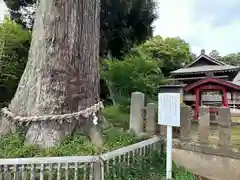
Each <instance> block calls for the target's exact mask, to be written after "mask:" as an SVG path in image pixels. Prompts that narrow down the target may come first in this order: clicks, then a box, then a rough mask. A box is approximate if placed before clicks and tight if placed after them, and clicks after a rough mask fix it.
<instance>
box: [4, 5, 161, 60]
mask: <svg viewBox="0 0 240 180" xmlns="http://www.w3.org/2000/svg"><path fill="white" fill-rule="evenodd" d="M5 3H6V4H7V6H8V8H10V9H11V10H12V11H10V14H11V18H12V19H13V20H15V22H17V23H19V24H22V25H24V26H25V27H29V25H30V28H31V26H32V24H33V21H34V18H35V3H36V0H24V1H22V0H5ZM27 7H28V8H27ZM29 9H32V10H29ZM21 12H24V14H23V13H21ZM156 18H157V13H156V3H155V0H124V1H122V0H110V1H109V0H101V12H100V22H101V23H100V29H101V39H100V55H101V56H102V57H104V56H105V55H106V54H107V53H108V52H109V51H110V52H111V54H112V55H113V57H117V58H120V57H121V56H122V55H123V54H125V53H127V52H128V51H129V49H131V47H133V45H134V44H136V43H141V42H143V41H145V40H146V39H148V38H149V37H151V36H152V32H153V28H152V23H153V21H154V20H155V19H156Z"/></svg>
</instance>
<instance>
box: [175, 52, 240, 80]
mask: <svg viewBox="0 0 240 180" xmlns="http://www.w3.org/2000/svg"><path fill="white" fill-rule="evenodd" d="M239 70H240V67H238V66H231V65H228V64H226V63H224V62H222V61H219V60H217V59H215V58H213V57H210V56H208V55H206V54H205V52H201V54H200V55H199V56H198V57H197V58H196V59H195V60H194V61H193V62H191V63H190V64H188V65H187V66H185V67H184V68H181V69H177V70H175V71H172V72H171V74H172V75H183V74H201V73H205V72H224V71H225V72H231V71H239Z"/></svg>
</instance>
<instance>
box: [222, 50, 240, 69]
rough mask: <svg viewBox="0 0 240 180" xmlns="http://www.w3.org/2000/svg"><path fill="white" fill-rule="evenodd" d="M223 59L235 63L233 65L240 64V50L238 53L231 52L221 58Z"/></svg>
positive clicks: (231, 63)
mask: <svg viewBox="0 0 240 180" xmlns="http://www.w3.org/2000/svg"><path fill="white" fill-rule="evenodd" d="M220 59H221V61H223V62H225V63H227V64H230V65H233V66H240V52H238V53H231V54H228V55H226V56H223V57H221V58H220Z"/></svg>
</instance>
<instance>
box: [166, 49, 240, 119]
mask: <svg viewBox="0 0 240 180" xmlns="http://www.w3.org/2000/svg"><path fill="white" fill-rule="evenodd" d="M171 78H172V80H173V82H174V84H175V85H177V84H178V85H182V97H183V102H184V103H185V104H187V105H190V106H192V107H193V108H194V118H195V119H198V113H199V106H209V107H210V111H211V112H212V113H215V112H216V107H220V106H226V107H230V108H231V111H239V112H240V67H237V66H231V65H228V64H225V63H223V62H221V61H218V60H216V59H214V58H212V57H210V56H207V55H206V54H205V51H204V50H202V51H201V54H200V55H199V56H198V57H197V58H196V60H195V61H193V62H192V63H190V64H188V65H187V66H186V67H184V68H181V69H178V70H175V71H172V72H171ZM238 109H239V110H238Z"/></svg>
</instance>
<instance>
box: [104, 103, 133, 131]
mask: <svg viewBox="0 0 240 180" xmlns="http://www.w3.org/2000/svg"><path fill="white" fill-rule="evenodd" d="M103 115H104V117H105V118H106V119H107V120H108V122H109V123H111V124H112V125H113V126H115V127H118V128H122V129H124V130H128V128H129V113H128V112H124V111H123V110H122V108H121V106H120V105H116V106H109V107H107V108H105V109H104V110H103Z"/></svg>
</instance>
